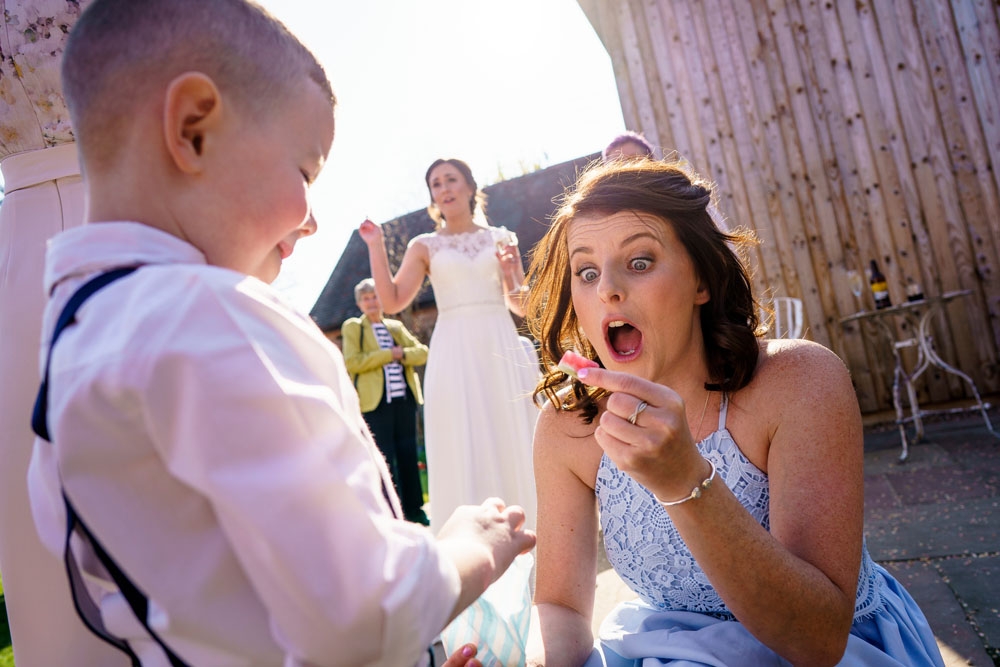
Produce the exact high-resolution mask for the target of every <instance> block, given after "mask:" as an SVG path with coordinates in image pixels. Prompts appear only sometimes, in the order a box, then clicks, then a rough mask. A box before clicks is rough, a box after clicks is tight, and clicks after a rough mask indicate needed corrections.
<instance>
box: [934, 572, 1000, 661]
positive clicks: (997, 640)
mask: <svg viewBox="0 0 1000 667" xmlns="http://www.w3.org/2000/svg"><path fill="white" fill-rule="evenodd" d="M937 567H938V569H939V571H940V572H941V574H942V576H943V578H944V580H945V581H946V582H947V583H948V586H949V587H950V588H951V589H952V590H953V591H955V595H956V596H957V597H958V599H959V600H960V601H961V603H962V606H963V608H964V610H965V614H966V616H968V618H969V623H970V625H971V626H972V627H973V628H975V630H976V632H977V634H978V635H979V636H980V641H981V642H982V643H984V644H985V645H986V646H991V647H994V648H1000V555H992V556H984V557H979V558H976V557H971V558H951V559H948V560H944V561H940V562H939V563H937ZM998 657H1000V655H998ZM986 664H990V663H986Z"/></svg>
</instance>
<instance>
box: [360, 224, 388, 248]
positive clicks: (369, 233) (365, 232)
mask: <svg viewBox="0 0 1000 667" xmlns="http://www.w3.org/2000/svg"><path fill="white" fill-rule="evenodd" d="M358 235H359V236H360V237H361V240H362V241H364V242H365V243H367V244H369V245H371V244H372V243H373V242H375V241H379V240H381V239H382V225H379V224H376V223H374V222H372V221H371V220H369V219H368V218H365V221H364V222H362V223H361V225H360V226H359V227H358Z"/></svg>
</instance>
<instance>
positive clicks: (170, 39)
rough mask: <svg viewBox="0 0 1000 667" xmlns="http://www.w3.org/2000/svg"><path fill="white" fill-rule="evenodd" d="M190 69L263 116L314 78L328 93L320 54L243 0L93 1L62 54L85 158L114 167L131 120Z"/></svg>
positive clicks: (65, 84)
mask: <svg viewBox="0 0 1000 667" xmlns="http://www.w3.org/2000/svg"><path fill="white" fill-rule="evenodd" d="M184 72H201V73H202V74H205V75H206V76H208V77H209V78H211V79H212V80H213V82H214V83H215V85H216V86H218V88H219V90H220V92H221V93H222V94H223V95H225V96H226V97H227V98H229V99H230V100H232V101H233V102H234V103H235V104H236V105H238V106H239V108H240V109H241V110H244V111H246V112H248V113H249V114H251V115H252V116H254V117H256V118H262V117H264V116H266V114H267V113H268V112H270V111H273V109H274V108H276V107H277V106H278V105H280V104H283V103H288V102H289V101H290V100H291V99H292V98H293V96H294V95H295V94H296V93H297V87H298V86H300V85H301V83H302V81H303V79H304V78H305V77H308V78H309V79H311V80H313V81H315V82H316V83H317V84H318V85H319V86H320V87H321V89H322V90H323V91H324V92H325V93H326V94H328V95H329V96H330V101H331V104H332V103H334V101H335V99H334V95H333V91H332V89H331V86H330V82H329V79H328V78H327V76H326V73H325V72H324V70H323V67H322V65H320V63H319V61H318V60H317V59H316V57H315V56H314V55H313V54H312V53H311V52H310V51H309V50H308V49H307V48H306V47H305V46H304V45H303V44H302V43H301V42H300V41H299V40H298V39H297V38H296V37H295V36H294V35H293V34H292V33H291V32H289V31H288V29H287V28H285V26H284V25H282V23H281V22H280V21H278V20H277V19H276V18H274V17H273V16H271V15H270V14H269V13H268V12H267V11H266V10H264V9H263V8H261V7H259V6H258V5H256V4H253V3H251V2H247V1H246V0H142V1H138V0H95V1H94V2H93V4H91V5H90V6H89V7H88V8H87V9H86V11H84V12H83V14H82V15H81V16H80V19H79V21H78V22H77V24H76V25H75V26H74V27H73V29H72V31H71V32H70V36H69V39H68V41H67V45H66V50H65V53H64V56H63V66H62V78H63V88H64V92H65V95H66V102H67V104H68V106H69V109H70V116H71V117H72V121H73V126H74V128H75V132H76V137H77V141H78V142H79V144H80V151H81V153H82V156H83V160H84V162H85V163H87V164H95V163H105V164H107V163H109V162H111V161H112V160H113V159H114V158H115V157H116V155H117V150H118V149H119V147H120V145H121V143H122V142H121V141H119V138H120V137H122V136H124V135H125V134H126V133H128V132H129V131H130V129H131V124H130V123H129V118H130V116H132V115H133V114H134V113H135V112H136V110H137V109H138V108H139V107H140V105H145V104H148V103H149V100H150V99H151V98H152V97H153V96H161V95H162V94H163V91H164V90H165V89H166V86H167V85H168V84H169V82H170V81H172V80H173V79H174V78H175V77H177V76H178V75H180V74H183V73H184Z"/></svg>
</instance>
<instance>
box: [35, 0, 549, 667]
mask: <svg viewBox="0 0 1000 667" xmlns="http://www.w3.org/2000/svg"><path fill="white" fill-rule="evenodd" d="M63 79H64V87H65V92H66V96H67V102H68V104H69V107H70V112H71V115H72V120H73V124H74V127H75V128H76V132H77V141H78V145H79V149H80V154H81V161H82V166H83V173H84V181H85V187H86V190H87V212H86V215H85V219H86V221H87V224H85V225H84V226H83V227H82V228H78V229H74V230H71V231H69V232H66V233H64V234H62V235H60V236H57V237H56V238H55V239H54V240H53V241H52V243H51V245H50V247H49V252H48V255H47V265H46V290H47V293H49V294H50V303H49V305H48V308H47V310H46V314H45V324H44V331H45V333H44V334H43V335H44V336H45V340H46V343H47V342H48V340H49V338H50V337H51V335H52V332H53V330H54V328H55V320H56V318H57V317H58V315H59V313H60V312H61V311H62V310H63V308H64V306H65V305H66V304H67V301H68V300H69V299H70V297H71V295H72V294H74V293H75V292H76V290H77V289H79V288H80V287H81V285H83V284H84V283H86V282H88V281H89V280H90V279H91V278H92V277H93V276H95V275H98V274H101V273H104V272H106V271H108V270H110V269H115V268H119V267H138V269H137V270H136V271H134V272H133V273H131V274H129V275H127V276H125V277H123V278H120V279H119V280H117V281H116V282H113V283H111V284H109V285H107V286H105V287H104V288H103V289H101V290H99V291H97V292H96V293H94V294H93V295H92V296H91V297H90V298H89V299H88V300H87V301H86V302H85V303H84V304H83V305H82V307H80V309H79V310H78V312H77V314H76V318H75V323H74V324H73V325H72V326H70V327H69V328H67V329H65V333H64V334H62V336H61V337H60V338H59V340H58V343H57V344H56V345H55V346H54V347H53V351H52V354H51V358H50V363H49V367H48V368H49V375H48V391H47V397H48V413H47V424H48V432H49V436H50V440H51V444H50V443H49V442H46V441H43V440H38V441H36V443H35V451H34V455H33V459H32V464H31V470H30V473H29V475H30V480H29V487H30V491H31V496H32V507H33V511H34V513H35V520H36V523H37V525H38V529H39V533H40V535H41V536H42V539H43V541H44V542H45V543H46V545H47V546H48V548H49V549H50V550H52V551H53V552H55V553H58V554H62V552H63V546H64V541H65V532H64V531H65V526H66V521H67V518H66V515H67V514H68V515H69V516H71V517H72V516H73V513H72V512H71V510H70V508H71V509H72V510H73V511H75V514H76V515H78V517H79V519H80V521H81V522H82V523H83V524H84V525H85V526H86V528H88V529H89V531H90V533H91V534H92V536H93V537H92V539H87V540H85V539H83V538H82V537H81V535H82V533H83V532H84V531H83V529H82V528H80V527H78V530H77V534H76V535H75V536H74V538H73V540H72V542H71V545H72V547H73V549H72V554H71V557H70V558H69V559H68V565H69V566H70V568H69V569H70V570H71V572H72V570H73V568H74V566H78V567H79V568H80V569H81V570H82V571H83V578H84V580H85V581H86V585H87V588H88V590H89V596H84V597H89V598H92V599H93V601H94V602H96V605H97V609H98V611H99V621H100V622H101V623H103V625H104V626H105V628H106V630H107V633H108V634H109V635H110V636H111V638H112V639H114V640H115V641H118V640H124V643H125V648H126V649H127V650H128V651H131V652H132V653H134V654H135V656H136V659H137V660H138V661H139V662H141V664H143V665H162V664H168V661H169V663H170V664H181V663H186V664H191V665H223V664H224V665H236V664H239V665H306V664H308V665H333V664H337V665H361V664H372V665H412V664H414V663H417V662H418V661H420V660H421V657H422V655H424V654H425V651H426V648H427V646H428V645H429V644H430V643H431V641H432V640H433V639H434V637H435V636H436V635H437V634H438V633H439V632H440V631H441V629H442V627H444V625H445V624H446V622H447V621H448V620H449V619H450V618H452V617H454V616H455V615H456V613H457V612H458V611H460V610H461V609H463V608H464V607H465V606H467V605H468V604H469V603H470V602H472V601H473V600H474V599H475V598H476V597H478V596H479V594H480V593H481V592H482V591H483V590H484V589H485V587H486V586H487V585H488V584H489V583H491V582H492V581H494V580H495V579H496V578H497V577H498V576H499V574H500V573H501V572H503V570H504V569H505V568H506V567H507V566H508V565H509V564H510V562H511V561H512V559H513V558H514V556H515V555H516V554H517V553H519V552H522V551H525V550H527V549H530V548H531V547H532V546H533V544H534V535H533V534H532V533H530V532H527V531H524V530H523V529H522V528H521V524H522V522H523V512H522V511H521V510H520V508H517V507H509V508H508V507H504V505H503V503H502V502H501V501H499V500H496V499H492V500H490V501H487V502H484V503H483V505H481V506H479V507H471V506H467V507H463V508H460V509H459V510H458V511H456V513H455V515H454V516H453V517H452V518H451V519H450V520H449V521H448V522H447V523H446V524H445V526H443V527H442V530H441V532H440V533H439V535H438V539H437V540H435V539H434V538H433V537H432V536H431V534H430V533H429V532H428V531H427V530H426V529H425V528H423V527H421V526H417V525H415V524H412V523H407V522H405V521H403V520H401V519H399V518H396V517H398V516H399V503H398V501H397V500H396V498H395V495H394V494H392V493H391V492H390V491H389V490H388V489H390V488H391V482H389V481H388V474H387V471H386V469H385V463H384V460H383V459H382V458H381V457H380V456H379V455H378V452H377V449H376V448H375V446H374V444H373V443H372V440H371V437H370V435H369V434H368V430H367V429H366V428H365V425H364V421H363V420H362V417H361V413H360V410H359V406H358V400H357V396H356V394H355V392H354V388H353V386H352V385H351V383H350V380H349V378H348V375H347V373H346V371H345V369H344V363H343V358H342V357H341V356H340V354H339V352H337V351H336V349H335V347H334V346H333V345H332V344H331V343H329V342H328V341H327V340H326V339H325V338H324V336H323V335H322V334H321V333H320V331H319V330H318V329H317V328H316V327H315V326H314V325H313V324H312V322H311V321H310V320H309V319H308V318H307V317H305V316H302V315H299V314H297V313H296V312H294V311H293V310H291V309H290V308H289V307H287V306H286V305H285V303H284V302H283V301H282V300H281V298H280V297H278V296H277V295H276V294H275V293H274V292H273V291H272V290H271V289H270V288H269V287H268V286H267V285H266V284H265V283H264V282H261V281H262V280H263V281H269V280H272V279H273V278H274V277H275V276H276V275H277V273H278V270H279V268H280V265H281V261H282V260H283V259H284V258H286V257H287V256H288V255H289V254H291V252H292V250H293V249H294V246H295V243H296V242H297V241H298V240H299V239H300V238H302V237H304V236H308V235H309V234H311V233H312V232H313V231H315V229H316V223H315V221H314V220H313V218H312V215H311V213H310V209H309V205H308V201H307V194H308V190H309V184H310V183H311V182H312V181H313V180H314V179H315V178H316V176H317V174H318V173H319V171H320V169H321V167H322V166H323V163H324V161H325V159H326V155H327V152H328V150H329V147H330V144H331V142H332V139H333V132H334V121H333V105H334V98H333V94H332V91H331V89H330V84H329V82H328V81H327V78H326V75H325V74H324V72H323V70H322V68H321V67H320V65H319V64H318V63H317V62H316V60H315V58H314V57H313V56H312V55H311V54H310V53H309V52H308V51H307V50H306V49H305V48H304V47H303V46H302V45H301V44H300V43H299V42H298V41H297V40H296V39H295V38H294V37H293V36H292V35H291V34H289V33H288V32H287V31H286V30H285V29H284V28H283V27H282V26H281V25H280V24H279V23H277V22H276V21H275V20H274V19H272V18H271V17H270V16H268V15H267V14H266V13H265V12H264V11H263V10H261V9H259V8H258V7H256V6H255V5H251V4H249V3H247V2H245V1H244V0H144V1H143V2H135V1H134V0H96V1H95V2H94V3H93V4H92V5H91V6H90V7H89V8H88V9H87V10H86V12H84V14H83V16H82V17H81V18H80V20H79V22H78V23H77V25H76V26H75V27H74V28H73V31H72V33H71V35H70V40H69V43H68V45H67V48H66V55H65V60H64V67H63ZM63 493H64V494H65V497H66V500H67V503H66V505H64V504H63V502H64V501H63V497H62V494H63ZM95 542H96V543H97V544H99V545H100V547H102V549H103V552H105V553H106V554H107V557H108V558H109V559H110V560H111V561H113V563H112V564H109V561H108V558H105V559H104V560H102V561H101V562H102V563H104V565H103V566H102V565H101V564H98V563H97V561H96V560H95V558H101V550H100V549H97V548H95V547H94V544H95ZM74 564H75V565H74ZM113 566H117V567H118V568H120V570H121V572H122V573H123V574H122V576H123V577H125V579H127V580H129V581H126V582H125V583H126V584H127V583H129V582H130V583H131V584H134V585H135V587H136V588H137V589H138V592H139V594H140V597H144V598H148V611H146V610H142V609H141V607H142V604H139V605H136V606H133V607H132V608H131V609H130V606H129V605H128V604H126V600H129V601H130V603H132V602H135V598H136V594H135V593H134V592H129V588H128V586H127V585H125V584H123V583H122V578H121V577H119V578H118V583H117V584H116V583H113V582H112V578H113V577H114V576H115V575H114V572H113V570H114V567H113ZM109 571H110V572H111V573H110V574H109ZM123 591H124V592H123ZM83 602H84V604H83V606H86V604H85V603H86V602H87V600H83ZM143 604H145V600H143ZM137 607H138V608H140V612H134V611H133V610H134V609H136V608H137ZM84 615H85V614H84Z"/></svg>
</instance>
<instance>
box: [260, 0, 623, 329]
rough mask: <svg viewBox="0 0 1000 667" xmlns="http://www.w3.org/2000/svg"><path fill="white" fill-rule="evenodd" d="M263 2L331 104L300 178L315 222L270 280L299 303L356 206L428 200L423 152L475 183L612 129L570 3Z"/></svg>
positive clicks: (577, 148) (306, 300) (336, 248)
mask: <svg viewBox="0 0 1000 667" xmlns="http://www.w3.org/2000/svg"><path fill="white" fill-rule="evenodd" d="M262 4H263V5H265V6H266V7H267V8H268V9H269V10H270V11H271V12H272V13H273V14H274V15H275V16H277V17H278V18H280V19H281V20H282V21H284V22H285V24H286V25H288V27H289V28H290V29H291V30H292V31H293V32H294V33H295V34H296V35H298V36H299V38H300V39H302V41H303V42H305V43H306V44H307V45H308V46H309V47H310V48H311V49H312V50H313V52H314V53H316V55H317V56H318V57H319V58H320V60H321V61H322V62H323V64H324V66H325V67H326V70H327V73H328V74H329V76H330V80H331V81H332V83H333V89H334V92H335V93H336V95H337V98H338V102H339V103H338V108H337V130H336V137H335V138H334V142H333V149H332V150H331V152H330V157H329V161H328V162H327V166H326V168H325V169H324V170H323V173H322V174H321V175H320V178H319V180H318V181H317V182H316V184H315V185H314V186H313V195H312V198H313V199H312V203H313V209H314V212H315V215H316V219H317V221H318V223H319V231H318V232H317V234H316V235H315V236H314V237H312V238H309V239H306V240H304V241H303V242H301V243H299V244H298V245H297V246H296V248H295V254H294V255H292V257H290V258H289V259H288V260H286V262H285V267H284V269H283V270H282V273H281V275H280V276H279V277H278V280H277V282H276V283H275V286H276V287H279V288H280V289H282V290H283V291H284V292H285V293H286V294H287V295H289V296H290V297H291V299H292V300H293V302H294V303H295V304H296V305H297V306H298V307H299V308H301V309H303V310H306V311H308V310H309V309H311V308H312V305H313V304H314V303H315V301H316V298H317V297H318V296H319V293H320V290H322V288H323V286H324V285H325V284H326V281H327V279H328V278H329V276H330V273H331V272H332V271H333V268H334V266H336V264H337V261H338V259H339V258H340V254H341V252H343V249H344V246H345V245H346V243H347V240H348V239H349V238H350V235H351V232H352V231H353V230H354V229H356V228H357V226H358V225H359V224H360V223H361V221H362V220H364V218H365V216H368V217H371V218H372V219H373V220H375V221H376V222H384V221H386V220H390V219H392V218H394V217H397V216H400V215H403V214H405V213H409V212H410V211H414V210H416V209H418V208H421V207H423V206H426V205H427V200H428V195H427V189H426V187H425V186H424V182H423V178H424V172H425V171H426V169H427V166H428V165H430V163H431V162H433V161H434V160H435V159H437V158H439V157H458V158H461V159H463V160H465V161H466V162H468V163H469V164H470V166H471V167H472V170H473V173H474V174H475V176H476V179H477V180H478V181H479V185H480V186H481V187H482V186H485V185H488V184H490V183H494V182H496V181H498V180H501V178H500V176H499V174H500V172H501V171H502V173H503V174H504V176H505V177H507V178H511V177H514V176H520V175H521V174H522V173H525V172H527V171H532V170H534V167H535V165H538V166H542V167H546V166H550V165H553V164H558V163H560V162H563V161H565V160H570V159H573V158H577V157H580V156H582V155H586V154H588V153H593V152H595V151H599V150H601V148H603V147H604V145H605V144H606V143H607V142H608V140H609V139H611V138H612V137H614V136H615V135H616V134H618V133H619V132H621V131H623V130H624V129H625V125H624V121H623V120H622V113H621V106H620V104H619V101H618V91H617V89H616V87H615V80H614V74H613V72H612V69H611V60H610V58H609V56H608V53H607V51H606V50H605V49H604V46H603V44H601V42H600V40H599V39H598V37H597V34H596V33H595V32H594V30H593V28H592V27H591V25H590V23H589V21H588V20H587V18H586V16H585V15H584V13H583V11H582V10H581V9H580V7H579V5H578V4H577V3H576V1H575V0H325V1H324V2H317V1H316V0H262ZM320 7H321V9H318V8H320ZM522 165H523V166H522Z"/></svg>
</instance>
